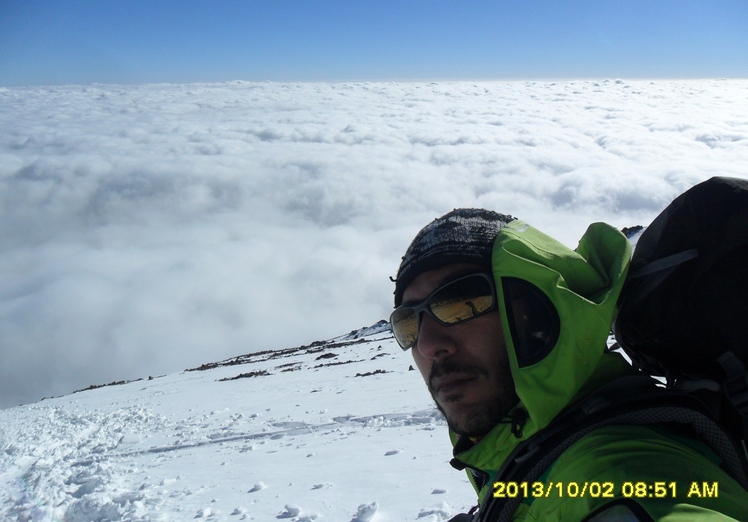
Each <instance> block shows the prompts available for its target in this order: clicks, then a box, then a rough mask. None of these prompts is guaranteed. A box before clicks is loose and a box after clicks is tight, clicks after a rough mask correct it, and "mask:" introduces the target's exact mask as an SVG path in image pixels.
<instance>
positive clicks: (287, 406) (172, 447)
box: [0, 322, 475, 522]
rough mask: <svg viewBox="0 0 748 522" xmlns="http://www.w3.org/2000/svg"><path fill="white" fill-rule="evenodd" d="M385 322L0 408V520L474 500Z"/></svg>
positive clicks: (307, 510)
mask: <svg viewBox="0 0 748 522" xmlns="http://www.w3.org/2000/svg"><path fill="white" fill-rule="evenodd" d="M411 362H412V360H411V356H410V354H409V353H403V352H402V351H401V350H400V348H399V347H398V346H397V345H396V343H395V342H394V340H393V339H392V337H391V333H390V332H389V329H388V326H387V324H386V323H383V322H382V323H378V324H377V325H374V326H373V327H370V328H366V329H362V330H359V331H354V332H351V333H350V334H348V335H345V336H341V337H337V338H335V339H332V340H329V341H326V342H316V343H312V344H311V345H309V346H301V347H298V348H291V349H286V350H277V351H266V352H259V353H253V354H250V355H245V356H241V357H236V358H233V359H229V360H226V361H222V362H220V363H211V364H205V365H202V366H201V367H200V368H196V369H192V370H186V371H184V372H182V373H177V374H173V375H167V376H162V377H155V378H150V377H149V378H146V379H143V380H138V381H133V382H129V383H125V384H117V385H111V386H104V387H99V388H96V389H90V390H85V391H81V392H77V393H73V394H71V395H68V396H65V397H59V398H54V399H50V400H44V401H42V402H39V403H36V404H31V405H27V406H19V407H16V408H11V409H6V410H0V520H3V521H5V520H20V521H61V520H64V521H66V522H87V521H96V522H104V521H116V520H133V521H135V520H141V521H145V520H170V521H171V520H176V521H179V520H210V521H213V520H227V521H233V520H276V519H283V520H291V521H310V520H330V521H344V522H348V521H351V522H366V521H369V520H373V521H388V520H391V521H394V520H420V521H439V520H445V519H448V518H449V517H451V516H453V515H454V514H455V513H458V512H461V511H465V510H467V509H469V508H470V507H471V505H472V503H473V501H474V498H475V495H474V493H473V491H472V488H471V487H470V485H469V483H468V481H467V478H466V477H465V475H464V474H463V473H461V472H458V471H455V470H453V469H452V468H451V467H450V466H449V464H448V461H449V459H450V457H451V452H450V446H449V440H448V437H447V429H446V423H445V421H444V420H443V418H442V417H441V415H440V414H439V413H438V411H436V409H435V408H434V406H433V403H432V402H431V399H430V397H429V395H428V393H427V391H426V389H425V386H424V385H423V382H422V379H421V377H420V375H419V374H418V372H417V371H409V366H410V364H411Z"/></svg>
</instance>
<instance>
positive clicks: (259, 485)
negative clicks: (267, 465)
mask: <svg viewBox="0 0 748 522" xmlns="http://www.w3.org/2000/svg"><path fill="white" fill-rule="evenodd" d="M266 487H267V486H265V483H264V482H258V483H257V484H255V485H254V486H252V489H250V490H249V491H247V493H254V492H255V491H261V490H263V489H265V488H266Z"/></svg>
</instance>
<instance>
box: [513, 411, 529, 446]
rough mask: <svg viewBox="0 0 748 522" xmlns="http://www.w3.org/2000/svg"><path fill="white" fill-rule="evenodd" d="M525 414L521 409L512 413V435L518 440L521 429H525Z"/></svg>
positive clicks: (520, 436) (520, 435)
mask: <svg viewBox="0 0 748 522" xmlns="http://www.w3.org/2000/svg"><path fill="white" fill-rule="evenodd" d="M527 417H528V415H527V412H526V411H525V410H523V409H522V408H517V409H516V410H514V411H513V412H512V419H511V423H512V427H511V431H512V435H514V436H515V437H517V438H518V439H521V438H522V428H524V427H525V423H526V422H527Z"/></svg>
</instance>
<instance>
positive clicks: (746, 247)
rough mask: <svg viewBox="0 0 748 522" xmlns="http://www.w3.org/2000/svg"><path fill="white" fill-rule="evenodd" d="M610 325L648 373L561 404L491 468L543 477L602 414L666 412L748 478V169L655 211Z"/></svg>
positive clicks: (642, 421)
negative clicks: (549, 420)
mask: <svg viewBox="0 0 748 522" xmlns="http://www.w3.org/2000/svg"><path fill="white" fill-rule="evenodd" d="M613 332H614V334H615V337H616V341H617V345H614V346H613V347H611V349H616V348H617V347H621V348H623V350H624V351H625V352H626V354H627V355H628V356H629V357H630V358H631V360H632V363H633V365H634V366H635V367H637V368H638V369H640V370H641V371H642V373H643V374H642V375H638V376H630V377H624V378H621V379H618V380H615V381H613V382H611V383H609V384H608V385H606V386H604V387H602V388H601V389H599V390H597V391H596V392H594V393H593V394H591V395H590V396H588V397H586V398H585V399H584V400H581V401H579V402H578V403H576V404H574V405H572V406H571V407H569V408H568V409H567V410H565V411H564V412H562V413H561V414H559V416H558V417H557V418H556V419H554V421H553V422H552V423H551V424H550V425H549V426H548V427H547V428H546V429H544V430H543V431H541V432H539V433H538V434H536V435H535V436H534V437H532V438H530V439H529V440H527V441H525V442H523V444H521V445H520V446H518V447H517V448H516V449H515V451H514V452H513V454H512V455H510V456H509V458H507V459H506V461H505V463H504V465H503V466H502V468H501V469H500V470H499V471H498V473H497V474H496V476H495V477H494V480H497V481H504V482H509V481H516V482H532V481H535V480H537V479H538V478H539V477H540V476H541V475H542V474H543V473H544V472H545V471H546V470H547V469H548V468H549V467H550V466H551V465H552V464H553V462H554V461H555V460H556V459H557V458H558V457H559V456H560V455H561V454H562V453H563V452H564V451H565V450H566V449H568V448H569V447H570V446H571V445H572V444H574V443H575V442H576V441H578V440H579V439H581V438H582V437H584V436H585V435H587V434H588V433H590V432H592V431H594V430H595V429H598V428H600V427H603V426H609V425H616V424H618V425H647V424H666V423H669V424H677V425H680V426H684V427H686V428H688V429H689V430H690V431H691V433H693V434H694V436H697V437H698V438H700V439H701V440H703V441H705V442H706V443H707V444H708V445H709V446H710V447H711V448H712V449H713V450H714V451H715V453H716V454H717V455H718V456H719V457H720V458H721V460H722V462H723V465H722V467H723V468H724V469H725V470H726V471H727V472H728V473H729V474H730V475H731V476H732V477H733V478H735V479H736V480H737V481H738V483H740V484H741V485H742V486H743V487H744V488H746V489H748V451H747V450H746V442H747V439H748V375H747V374H746V366H748V341H747V340H748V181H746V180H740V179H731V178H712V179H710V180H708V181H706V182H704V183H701V184H699V185H696V186H695V187H693V188H691V189H690V190H688V191H687V192H685V193H684V194H682V195H681V196H679V197H678V198H676V199H675V200H674V201H673V202H672V203H671V204H670V205H669V206H668V207H667V208H666V209H665V210H664V211H663V212H662V213H661V214H660V215H659V216H657V218H655V220H654V221H653V222H652V224H651V225H650V226H649V227H647V229H646V230H645V231H644V233H643V234H642V235H641V237H640V238H639V240H638V242H637V245H636V249H635V251H634V254H633V258H632V263H631V266H630V269H629V273H628V275H627V278H626V282H625V284H624V286H623V290H622V292H621V296H620V298H619V301H618V313H617V315H616V318H615V320H614V324H613ZM653 376H661V377H662V378H664V379H665V381H666V383H667V385H666V389H664V388H663V387H662V385H661V383H660V382H659V380H658V379H655V378H653ZM521 500H522V498H521V496H518V497H517V498H512V499H497V498H492V497H491V496H488V497H487V498H486V499H485V501H484V502H483V504H482V505H481V506H480V509H479V510H478V511H476V512H474V513H473V514H472V515H461V516H464V517H465V518H464V519H458V520H466V521H467V520H472V521H480V522H484V521H502V520H506V521H509V520H511V517H512V514H513V513H514V512H515V510H516V509H517V507H518V505H519V503H520V502H521ZM468 517H469V518H468Z"/></svg>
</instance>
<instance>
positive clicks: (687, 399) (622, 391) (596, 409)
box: [478, 376, 748, 522]
mask: <svg viewBox="0 0 748 522" xmlns="http://www.w3.org/2000/svg"><path fill="white" fill-rule="evenodd" d="M663 423H676V424H680V425H685V426H688V427H690V428H691V429H692V430H693V431H694V432H695V433H696V434H697V435H698V436H699V437H700V438H702V439H703V440H704V442H706V443H707V444H708V445H709V446H710V447H711V448H712V450H713V451H714V452H715V453H716V454H717V455H718V456H719V457H720V459H721V460H722V462H723V467H724V469H725V471H726V472H727V473H729V474H730V475H731V476H732V477H733V478H735V479H736V480H737V481H738V482H739V483H740V484H741V486H742V487H744V488H746V489H748V476H747V475H746V470H748V463H747V462H746V459H745V456H744V455H743V454H742V452H740V451H738V448H737V446H736V444H735V442H734V441H733V440H732V439H731V438H730V437H729V436H728V435H727V434H726V433H725V431H724V430H723V429H722V428H721V427H720V426H719V425H718V424H717V423H716V422H715V421H714V419H713V417H712V415H711V414H710V412H709V410H708V408H707V407H706V406H705V405H704V404H703V403H701V401H699V400H698V399H696V398H694V397H692V396H689V395H687V394H685V393H681V392H673V391H670V390H665V389H663V388H660V387H657V386H656V381H654V380H653V379H651V378H649V377H642V376H634V377H624V378H622V379H617V380H616V381H613V382H612V383H610V384H608V385H606V386H605V387H603V388H601V389H600V390H599V391H598V392H596V393H594V394H593V395H591V396H589V397H587V398H586V399H583V400H582V401H580V402H579V403H576V404H574V405H572V406H571V407H570V408H569V409H568V410H567V411H565V412H563V413H562V414H560V415H559V417H558V418H557V420H554V422H553V423H552V424H551V426H549V427H548V428H546V429H545V430H543V431H541V432H540V433H538V434H536V435H535V436H533V437H531V438H530V439H528V440H527V441H525V442H524V443H523V444H521V445H520V446H519V447H517V449H516V450H515V451H514V452H512V454H511V455H510V457H509V458H508V459H507V460H506V461H505V464H504V466H502V468H501V469H500V470H499V472H498V473H497V475H496V477H495V480H496V481H502V482H510V481H511V482H528V483H532V482H535V481H537V480H538V479H539V478H540V477H541V476H542V475H543V473H545V472H546V471H547V470H548V468H549V467H550V466H551V465H552V464H553V463H554V462H555V461H556V459H558V457H560V456H561V454H562V453H563V452H564V451H566V450H567V449H568V448H569V447H570V446H571V445H572V444H574V443H575V442H577V441H578V440H580V439H581V438H582V437H584V436H585V435H588V434H589V433H591V432H593V431H595V430H596V429H599V428H602V427H605V426H611V425H624V426H636V425H655V424H663ZM522 500H523V497H522V496H521V494H520V496H517V497H516V498H494V497H493V496H491V495H488V496H487V497H486V498H485V500H484V502H483V504H482V505H481V510H480V516H479V518H478V520H480V521H482V522H485V521H491V522H494V521H507V522H508V521H509V520H511V518H512V515H513V514H514V512H515V511H516V510H517V508H518V507H519V504H520V503H521V502H522Z"/></svg>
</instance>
